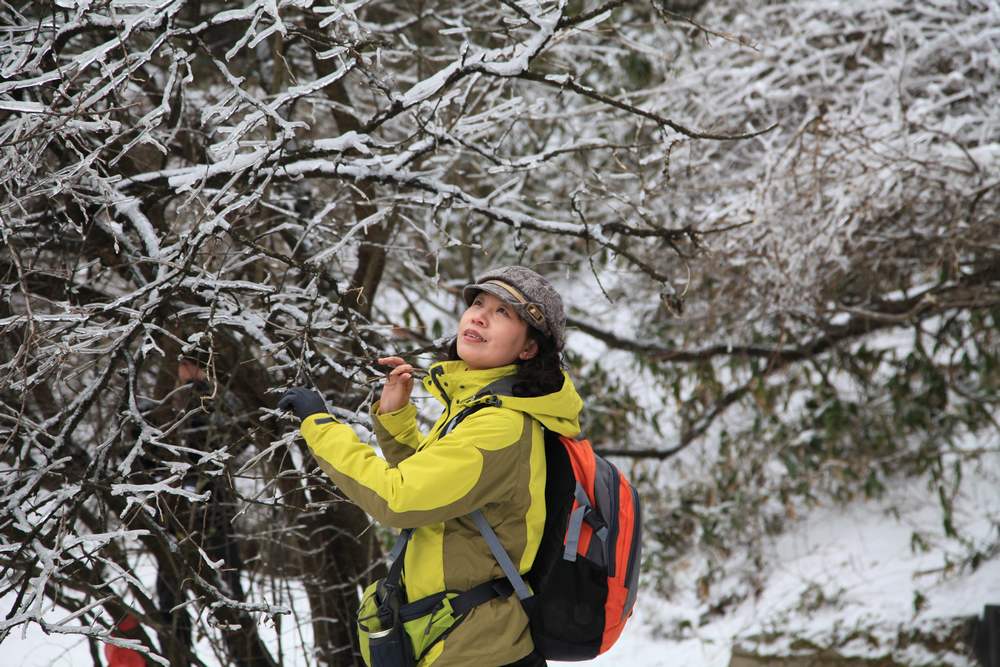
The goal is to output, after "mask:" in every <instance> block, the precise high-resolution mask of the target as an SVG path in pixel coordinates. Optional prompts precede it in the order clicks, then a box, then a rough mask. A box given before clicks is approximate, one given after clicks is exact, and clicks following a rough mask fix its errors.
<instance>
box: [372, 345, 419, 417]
mask: <svg viewBox="0 0 1000 667" xmlns="http://www.w3.org/2000/svg"><path fill="white" fill-rule="evenodd" d="M378 362H379V363H380V364H382V365H383V366H392V370H391V371H389V373H388V374H387V375H386V379H385V384H384V385H382V397H381V398H380V399H379V404H378V411H379V414H381V413H384V412H395V411H396V410H399V409H400V408H401V407H403V406H404V405H406V404H407V403H409V402H410V392H412V391H413V366H411V365H410V364H408V363H406V362H405V361H403V358H402V357H382V358H381V359H379V360H378Z"/></svg>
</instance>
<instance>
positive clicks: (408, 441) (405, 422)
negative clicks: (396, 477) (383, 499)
mask: <svg viewBox="0 0 1000 667" xmlns="http://www.w3.org/2000/svg"><path fill="white" fill-rule="evenodd" d="M380 404H381V401H376V402H375V403H374V404H373V405H372V407H371V410H370V414H371V418H372V424H374V426H375V438H376V439H377V440H378V446H379V449H381V450H382V454H384V455H385V460H386V461H388V462H389V465H393V466H395V465H399V462H400V461H402V460H403V459H405V458H407V457H408V456H410V455H411V454H413V452H415V451H416V450H417V447H418V446H419V445H420V443H421V442H422V441H423V440H424V438H425V437H426V436H425V435H424V434H423V433H421V432H420V429H419V428H418V426H417V408H416V407H414V405H413V403H407V404H406V405H404V406H403V407H401V408H399V409H397V410H393V411H392V412H386V413H385V414H379V405H380Z"/></svg>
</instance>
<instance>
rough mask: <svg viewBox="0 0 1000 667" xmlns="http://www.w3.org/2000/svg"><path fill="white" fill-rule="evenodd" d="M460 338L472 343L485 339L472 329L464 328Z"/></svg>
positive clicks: (484, 340)
mask: <svg viewBox="0 0 1000 667" xmlns="http://www.w3.org/2000/svg"><path fill="white" fill-rule="evenodd" d="M462 338H464V339H465V340H467V341H470V342H472V343H485V342H486V339H485V338H483V337H482V336H480V335H479V334H477V333H476V332H475V331H473V330H472V329H466V330H465V333H463V334H462Z"/></svg>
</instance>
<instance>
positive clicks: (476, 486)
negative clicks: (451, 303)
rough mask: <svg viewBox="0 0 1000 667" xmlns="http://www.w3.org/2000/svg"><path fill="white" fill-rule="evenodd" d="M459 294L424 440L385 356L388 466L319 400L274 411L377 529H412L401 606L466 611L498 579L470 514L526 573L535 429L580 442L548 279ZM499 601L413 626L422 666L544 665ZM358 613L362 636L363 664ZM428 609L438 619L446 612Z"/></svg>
mask: <svg viewBox="0 0 1000 667" xmlns="http://www.w3.org/2000/svg"><path fill="white" fill-rule="evenodd" d="M463 295H464V298H465V301H466V303H467V304H468V308H467V309H466V310H465V312H464V313H463V314H462V317H461V320H460V322H459V326H458V332H457V334H456V336H455V340H454V341H453V342H452V344H451V346H450V349H449V354H448V359H447V360H445V361H442V362H438V363H436V364H434V365H432V366H431V368H430V369H429V375H428V377H426V378H425V379H424V381H423V382H424V387H425V388H426V389H427V391H428V392H429V393H430V394H431V395H432V396H434V397H435V398H437V399H438V400H439V401H441V403H442V404H443V405H444V411H443V412H442V414H441V417H440V418H438V420H437V422H436V423H435V424H434V427H433V428H432V429H431V430H430V432H429V433H427V434H426V435H425V434H423V433H420V432H419V430H418V427H417V421H416V409H415V408H414V406H413V405H412V403H410V393H411V391H412V388H413V374H414V368H413V366H411V365H410V364H408V363H406V361H405V360H403V359H402V358H400V357H386V358H383V359H380V360H379V362H380V363H383V364H385V365H388V366H391V367H392V369H391V371H390V372H389V373H388V375H387V379H386V382H385V385H384V386H383V389H382V394H381V398H380V400H379V401H378V402H376V403H375V404H374V405H373V406H372V408H371V414H372V421H373V423H374V425H375V434H376V437H377V439H378V442H379V446H380V447H381V449H382V452H383V454H384V455H385V459H384V460H383V459H381V458H379V457H378V456H376V455H375V453H374V452H373V451H372V449H371V448H369V447H367V446H365V445H364V444H363V443H361V442H360V441H359V440H358V438H357V436H356V435H355V433H354V431H353V430H352V429H351V428H350V427H349V426H347V425H344V424H340V423H338V422H337V421H336V420H335V419H334V418H333V417H332V416H331V415H329V414H328V413H327V412H326V409H325V407H324V406H323V401H322V399H321V398H320V396H319V395H318V394H316V393H315V392H311V391H309V390H303V389H301V388H296V389H292V390H289V391H288V392H286V394H285V396H283V397H282V399H281V401H280V402H279V404H278V405H279V407H281V408H289V407H290V408H292V409H293V410H294V411H295V414H296V415H297V416H299V417H300V418H301V419H302V420H303V421H302V426H301V432H302V435H303V437H304V438H305V440H306V443H307V444H308V445H309V447H310V450H311V451H312V453H313V455H314V456H315V457H316V460H317V461H318V462H319V465H320V467H321V468H322V469H323V470H324V471H325V472H326V473H327V474H328V475H329V476H330V477H331V478H332V479H333V481H334V482H336V484H337V486H338V487H339V488H340V490H341V491H342V492H343V493H345V494H346V495H347V496H348V497H349V498H350V499H351V500H352V501H354V502H355V503H357V504H358V505H359V506H360V507H361V508H362V509H364V510H365V511H366V512H368V513H369V514H370V515H371V516H373V517H374V518H375V519H376V520H377V521H379V522H380V523H382V524H384V525H387V526H391V527H394V528H400V529H413V530H412V534H410V538H409V543H408V546H406V548H405V551H404V559H403V561H402V562H403V581H404V584H405V593H404V598H403V601H404V602H408V603H414V602H415V601H424V600H431V601H437V600H438V599H440V598H441V596H442V595H443V596H444V597H446V598H447V599H448V600H450V602H451V603H452V608H455V609H463V610H464V605H461V604H458V603H457V600H456V599H455V597H453V595H454V594H457V593H458V592H464V591H470V590H471V589H476V587H477V586H478V587H479V588H478V589H476V590H480V589H482V588H483V586H489V582H493V581H503V580H504V579H505V578H504V574H503V571H502V569H501V567H500V565H498V563H497V560H496V558H494V556H493V554H492V552H491V550H490V547H489V546H488V544H487V542H486V540H485V539H483V537H482V536H481V535H480V531H479V529H478V528H477V526H476V523H475V522H474V521H473V520H470V517H469V515H470V513H472V512H474V511H475V510H481V511H482V513H483V514H484V515H485V518H486V520H487V521H488V523H489V525H490V526H492V528H493V530H494V531H495V533H496V535H497V537H498V538H499V541H500V543H501V544H502V546H503V547H504V550H505V551H506V552H507V553H508V554H509V555H510V558H511V559H512V561H513V562H514V563H515V564H516V566H517V568H518V569H519V571H520V572H521V573H522V574H523V573H525V572H527V571H528V570H529V569H530V568H531V564H532V562H533V559H534V556H535V553H536V551H537V549H538V545H539V541H540V539H541V535H542V529H543V527H544V523H545V450H544V442H543V435H542V424H544V425H545V426H546V427H547V428H549V429H551V430H553V431H556V432H558V433H561V434H565V435H576V434H577V433H579V431H580V424H579V421H578V417H579V413H580V408H581V405H582V402H581V400H580V397H579V395H578V394H577V392H576V389H575V388H574V386H573V383H572V381H571V380H570V379H569V376H568V375H566V373H565V372H564V371H563V370H562V369H561V365H560V356H559V353H560V350H561V349H562V348H563V343H564V331H565V316H564V313H563V305H562V300H561V298H560V297H559V294H558V293H557V292H556V291H555V289H553V288H552V286H551V285H550V284H549V283H548V281H546V280H545V279H544V278H542V276H540V275H538V274H537V273H535V272H534V271H531V270H530V269H527V268H525V267H520V266H510V267H501V268H498V269H495V270H493V271H490V272H488V273H486V274H485V275H483V276H482V277H480V278H479V280H478V281H477V282H476V283H474V284H471V285H467V286H466V287H465V289H464V291H463ZM458 415H461V421H457V420H456V419H455V418H456V416H458ZM456 424H457V425H456ZM404 544H405V542H404ZM370 589H371V587H370ZM367 593H368V592H366V594H367ZM507 593H508V594H507V595H502V594H500V595H498V594H495V593H494V594H491V598H490V599H487V600H485V601H481V602H477V603H476V605H475V606H473V607H472V608H471V609H468V610H464V613H461V614H454V616H455V617H454V618H446V619H444V620H443V621H442V620H439V619H437V618H434V617H431V616H428V617H427V620H426V621H424V624H423V625H420V623H419V622H418V621H413V622H411V623H408V624H407V626H406V630H407V632H408V635H409V637H410V640H411V642H412V645H413V653H414V654H415V658H416V660H417V661H418V662H417V664H419V665H432V664H433V665H435V666H437V667H448V666H450V665H462V666H466V665H477V666H478V667H486V666H487V665H510V664H516V665H519V666H524V667H527V666H529V665H544V664H545V661H544V660H543V659H541V658H540V657H538V656H537V655H535V654H534V651H533V644H532V640H531V634H530V632H529V629H528V618H527V615H526V614H525V612H524V609H523V608H522V606H521V603H520V601H519V600H518V598H517V597H516V596H514V595H509V591H507ZM435 596H437V597H435ZM366 604H368V600H367V599H366V600H363V602H362V613H361V617H362V618H361V619H360V620H359V627H360V628H361V630H362V648H363V653H364V654H365V658H366V660H368V659H369V656H368V647H367V645H366V643H365V642H366V637H365V636H364V635H365V631H366V629H369V630H370V629H371V628H370V627H369V626H367V625H366V624H365V622H364V619H365V618H368V617H366V616H365V609H366ZM370 604H374V602H372V603H370ZM369 606H370V605H369ZM417 606H421V605H417ZM435 609H436V610H438V611H436V612H435V613H440V605H435ZM445 611H447V610H445ZM370 616H371V615H369V617H370ZM381 627H385V626H381ZM421 628H423V630H422V631H421ZM373 636H374V635H373ZM428 637H430V640H429V641H428V640H427V638H428Z"/></svg>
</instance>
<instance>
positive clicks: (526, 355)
mask: <svg viewBox="0 0 1000 667" xmlns="http://www.w3.org/2000/svg"><path fill="white" fill-rule="evenodd" d="M536 354H538V343H537V341H535V339H534V338H531V337H529V338H528V342H527V343H525V344H524V349H523V350H521V353H520V354H519V355H517V358H518V359H524V360H525V361H527V360H528V359H531V358H533V357H534V356H535V355H536Z"/></svg>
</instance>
